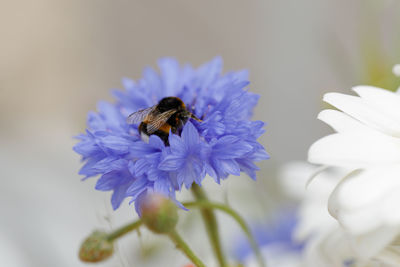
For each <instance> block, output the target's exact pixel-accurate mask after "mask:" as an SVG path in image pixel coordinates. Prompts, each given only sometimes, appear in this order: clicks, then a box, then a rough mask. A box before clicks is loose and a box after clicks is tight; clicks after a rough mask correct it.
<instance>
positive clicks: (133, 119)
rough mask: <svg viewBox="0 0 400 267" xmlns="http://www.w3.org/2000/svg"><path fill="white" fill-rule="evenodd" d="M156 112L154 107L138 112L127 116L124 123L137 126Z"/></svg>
mask: <svg viewBox="0 0 400 267" xmlns="http://www.w3.org/2000/svg"><path fill="white" fill-rule="evenodd" d="M155 110H156V106H152V107H149V108H145V109H141V110H138V111H136V112H134V113H132V114H131V115H129V116H128V118H127V119H126V122H127V123H128V124H139V123H141V122H142V121H143V120H144V119H145V118H146V117H147V116H148V115H149V114H150V113H152V112H154V111H155Z"/></svg>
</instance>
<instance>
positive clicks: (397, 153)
mask: <svg viewBox="0 0 400 267" xmlns="http://www.w3.org/2000/svg"><path fill="white" fill-rule="evenodd" d="M308 160H309V161H310V162H312V163H317V164H323V165H333V166H340V167H350V168H351V167H354V168H362V167H368V166H369V165H370V164H378V165H382V164H393V163H397V164H400V140H398V139H395V138H391V137H389V136H384V135H380V134H378V133H373V132H365V134H356V133H343V134H332V135H328V136H326V137H324V138H321V139H320V140H318V141H317V142H315V143H314V144H312V145H311V147H310V149H309V151H308Z"/></svg>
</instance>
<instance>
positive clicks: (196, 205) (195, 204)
mask: <svg viewBox="0 0 400 267" xmlns="http://www.w3.org/2000/svg"><path fill="white" fill-rule="evenodd" d="M182 204H183V205H184V206H185V207H187V208H191V207H193V208H200V209H204V208H207V209H209V210H211V209H218V210H221V211H223V212H225V213H227V214H229V215H230V216H231V217H232V218H233V219H234V220H235V221H236V222H237V223H238V224H239V226H240V227H241V228H242V230H243V232H244V233H245V234H246V236H247V238H248V239H249V242H250V245H251V247H252V249H253V250H254V253H255V254H256V257H257V261H258V264H259V265H260V267H266V265H265V263H264V259H263V257H262V255H261V251H260V248H259V247H258V245H257V242H256V241H255V239H254V237H253V235H252V234H251V231H250V228H249V227H248V226H247V224H246V222H245V221H244V220H243V218H242V217H241V216H240V215H239V214H238V213H237V212H236V211H234V210H233V209H231V208H230V207H228V206H226V205H223V204H219V203H213V202H208V201H204V200H203V201H196V202H185V203H182Z"/></svg>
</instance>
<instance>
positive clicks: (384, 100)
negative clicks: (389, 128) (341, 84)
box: [352, 85, 400, 129]
mask: <svg viewBox="0 0 400 267" xmlns="http://www.w3.org/2000/svg"><path fill="white" fill-rule="evenodd" d="M352 89H353V91H354V92H356V93H357V94H358V95H359V96H360V97H361V98H362V99H363V100H364V101H365V102H366V103H368V105H371V106H372V107H374V108H376V109H377V110H379V111H380V112H381V113H382V114H383V115H384V116H385V117H387V118H390V119H392V120H393V121H396V122H397V123H398V124H400V96H399V95H398V94H395V93H393V92H390V91H388V90H385V89H381V88H377V87H373V86H365V85H364V86H355V87H353V88H352ZM397 129H400V128H397Z"/></svg>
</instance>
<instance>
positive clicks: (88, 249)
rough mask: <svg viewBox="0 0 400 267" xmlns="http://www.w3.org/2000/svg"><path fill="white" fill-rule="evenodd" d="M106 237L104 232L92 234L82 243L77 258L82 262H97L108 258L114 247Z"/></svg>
mask: <svg viewBox="0 0 400 267" xmlns="http://www.w3.org/2000/svg"><path fill="white" fill-rule="evenodd" d="M107 236H108V235H107V233H105V232H100V231H95V232H93V233H92V234H91V235H90V236H89V237H88V238H87V239H86V240H85V241H84V242H83V243H82V246H81V249H80V251H79V258H80V259H81V260H82V261H84V262H99V261H103V260H105V259H107V258H109V257H110V256H111V255H112V254H113V252H114V246H113V244H112V242H110V241H109V240H108V238H107Z"/></svg>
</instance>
